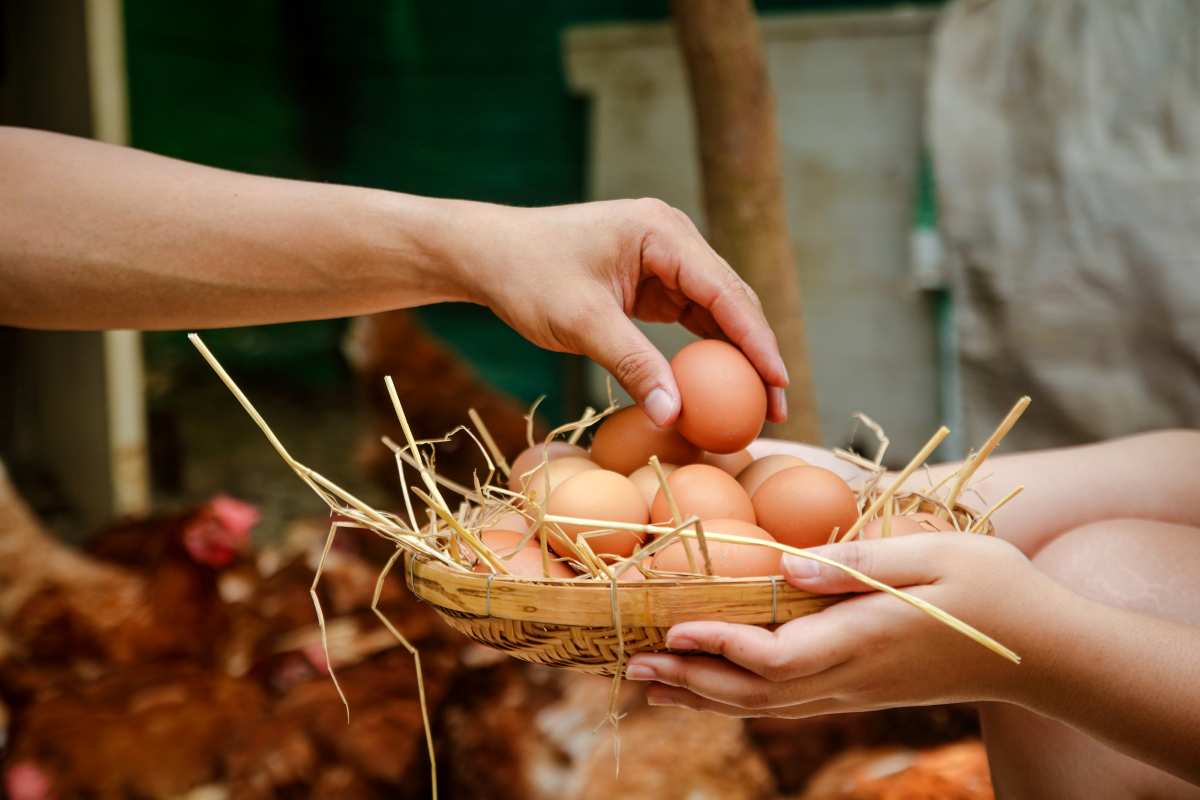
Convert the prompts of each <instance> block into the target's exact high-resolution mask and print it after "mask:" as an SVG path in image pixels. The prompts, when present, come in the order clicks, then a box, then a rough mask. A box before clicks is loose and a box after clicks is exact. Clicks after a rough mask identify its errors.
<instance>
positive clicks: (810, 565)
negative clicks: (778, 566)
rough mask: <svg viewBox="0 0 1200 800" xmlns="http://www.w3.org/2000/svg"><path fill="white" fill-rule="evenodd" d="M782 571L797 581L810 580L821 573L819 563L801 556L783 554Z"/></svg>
mask: <svg viewBox="0 0 1200 800" xmlns="http://www.w3.org/2000/svg"><path fill="white" fill-rule="evenodd" d="M783 573H784V574H785V575H787V576H788V577H789V578H793V579H795V580H798V581H806V580H812V579H813V578H815V577H817V576H818V575H820V574H821V565H820V564H818V563H817V562H816V561H811V560H809V559H807V558H802V557H801V556H786V555H785V556H784V557H783Z"/></svg>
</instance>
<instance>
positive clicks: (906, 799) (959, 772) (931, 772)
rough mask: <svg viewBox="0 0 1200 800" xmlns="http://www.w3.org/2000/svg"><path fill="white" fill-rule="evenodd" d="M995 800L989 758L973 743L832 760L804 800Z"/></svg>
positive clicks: (853, 753) (893, 749) (850, 754)
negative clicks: (989, 772) (989, 771)
mask: <svg viewBox="0 0 1200 800" xmlns="http://www.w3.org/2000/svg"><path fill="white" fill-rule="evenodd" d="M931 798H937V800H993V799H994V798H995V793H994V792H993V790H992V781H991V777H990V775H989V774H988V762H987V753H986V752H985V751H984V749H983V744H982V743H981V742H980V741H979V740H977V739H972V740H968V741H964V742H958V743H956V744H950V745H943V746H942V747H936V748H933V749H930V750H924V751H921V750H912V749H909V748H903V747H883V748H874V749H866V750H864V749H855V750H850V751H848V752H846V753H843V754H842V755H840V756H838V757H836V758H835V759H833V760H831V761H830V762H829V763H828V764H827V765H826V766H825V767H824V768H822V769H821V771H820V772H818V773H817V775H816V776H814V777H813V780H812V784H811V785H810V786H809V788H808V791H806V792H805V793H804V794H803V795H802V796H801V798H800V800H931Z"/></svg>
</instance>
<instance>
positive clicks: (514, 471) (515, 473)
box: [508, 442, 588, 492]
mask: <svg viewBox="0 0 1200 800" xmlns="http://www.w3.org/2000/svg"><path fill="white" fill-rule="evenodd" d="M543 451H545V453H546V460H547V461H554V460H556V459H559V458H587V457H588V454H587V451H586V450H584V449H583V448H582V447H580V446H579V445H575V444H570V443H569V442H550V444H549V445H546V444H541V443H539V444H535V445H534V446H533V447H527V448H525V449H524V450H522V451H521V454H520V455H518V456H517V457H516V458H514V459H513V461H512V464H511V465H510V466H511V470H510V471H509V473H508V488H509V489H512V490H513V491H514V492H519V491H521V477H522V476H524V475H528V473H530V472H532V471H533V470H535V469H537V468H538V467H539V466H541V463H542V452H543Z"/></svg>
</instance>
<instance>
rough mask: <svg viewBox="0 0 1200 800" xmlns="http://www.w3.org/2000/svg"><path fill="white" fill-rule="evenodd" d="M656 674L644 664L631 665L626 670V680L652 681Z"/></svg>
mask: <svg viewBox="0 0 1200 800" xmlns="http://www.w3.org/2000/svg"><path fill="white" fill-rule="evenodd" d="M654 676H655V672H654V670H653V669H651V668H650V667H647V666H644V665H642V664H630V665H629V666H628V667H626V668H625V679H626V680H631V681H652V680H654Z"/></svg>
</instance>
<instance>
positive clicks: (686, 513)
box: [650, 464, 754, 524]
mask: <svg viewBox="0 0 1200 800" xmlns="http://www.w3.org/2000/svg"><path fill="white" fill-rule="evenodd" d="M667 485H668V486H670V487H671V495H672V496H673V497H674V498H675V502H676V504H677V505H678V506H679V513H680V515H681V516H680V519H687V518H688V517H690V516H692V515H693V514H694V515H696V516H697V517H699V518H700V519H701V520H707V519H740V520H743V521H745V522H750V523H753V522H754V506H753V504H751V502H750V497H749V495H747V494H746V491H745V490H744V489H743V488H742V487H741V484H739V483H738V482H737V481H736V480H734V479H733V477H732V476H730V475H729V473H727V472H725V471H724V470H721V469H718V468H717V467H711V466H709V465H708V464H689V465H687V466H686V467H680V468H679V469H677V470H675V471H674V472H672V473H671V476H670V477H669V478H667ZM650 518H651V519H652V520H654V522H655V523H658V524H663V523H670V522H671V521H672V520H671V508H670V504H669V503H668V502H667V497H666V495H665V494H663V492H662V490H661V489H660V490H659V491H658V492H657V493H656V494H655V495H654V503H653V504H652V505H651V506H650Z"/></svg>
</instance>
